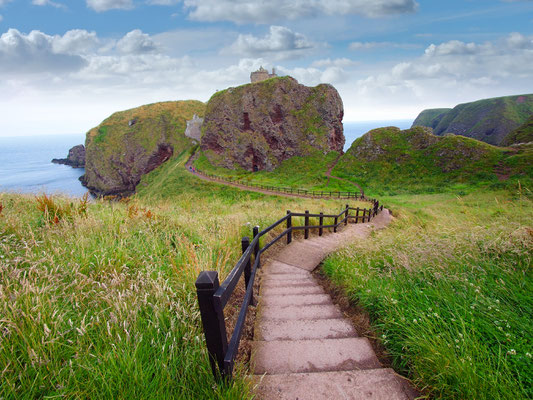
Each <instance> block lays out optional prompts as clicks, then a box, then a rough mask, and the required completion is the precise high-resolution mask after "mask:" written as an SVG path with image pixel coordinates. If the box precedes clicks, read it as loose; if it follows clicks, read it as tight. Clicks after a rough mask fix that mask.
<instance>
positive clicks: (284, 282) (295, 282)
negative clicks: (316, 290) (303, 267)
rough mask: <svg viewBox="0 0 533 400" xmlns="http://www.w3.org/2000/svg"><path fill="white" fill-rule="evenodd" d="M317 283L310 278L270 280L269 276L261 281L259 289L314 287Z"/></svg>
mask: <svg viewBox="0 0 533 400" xmlns="http://www.w3.org/2000/svg"><path fill="white" fill-rule="evenodd" d="M314 285H318V283H317V281H316V280H315V279H314V278H313V277H312V276H311V277H298V278H292V279H270V277H269V276H265V277H263V279H261V287H291V286H297V287H298V286H314Z"/></svg>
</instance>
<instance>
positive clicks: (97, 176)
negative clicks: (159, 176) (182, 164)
mask: <svg viewBox="0 0 533 400" xmlns="http://www.w3.org/2000/svg"><path fill="white" fill-rule="evenodd" d="M204 110H205V104H204V103H202V102H200V101H195V100H190V101H170V102H163V103H154V104H149V105H145V106H141V107H138V108H133V109H131V110H126V111H121V112H117V113H115V114H113V115H111V116H110V117H109V118H107V119H106V120H104V121H103V122H102V123H101V124H100V125H99V126H97V127H96V128H93V129H91V130H90V131H89V132H88V133H87V136H86V140H85V145H86V150H87V155H86V164H85V175H83V176H82V177H81V178H80V180H81V182H82V183H83V185H85V186H86V187H87V188H88V189H89V190H90V191H91V193H93V194H95V195H97V196H103V195H118V196H127V195H130V194H132V193H134V192H135V188H136V186H137V184H138V183H139V182H140V180H141V177H142V176H143V175H144V174H147V173H148V172H150V171H152V170H154V169H155V168H157V167H158V166H160V165H161V164H162V163H164V162H165V161H167V160H168V159H169V158H171V157H172V156H173V155H174V154H181V153H182V152H183V151H185V150H186V149H188V148H190V147H191V146H192V144H193V143H192V140H191V139H190V138H188V137H186V136H185V129H186V127H187V121H189V120H191V119H192V118H193V116H194V115H198V116H200V117H201V116H203V115H204ZM133 121H134V122H133Z"/></svg>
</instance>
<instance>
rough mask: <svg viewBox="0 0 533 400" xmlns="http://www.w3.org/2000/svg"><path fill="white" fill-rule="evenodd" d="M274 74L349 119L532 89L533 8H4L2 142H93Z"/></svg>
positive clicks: (384, 3) (203, 3)
mask: <svg viewBox="0 0 533 400" xmlns="http://www.w3.org/2000/svg"><path fill="white" fill-rule="evenodd" d="M261 65H262V66H264V67H267V68H272V67H275V68H276V70H277V72H278V74H280V75H291V76H293V77H294V78H296V79H298V81H299V82H301V83H304V84H306V85H317V84H319V83H322V82H327V83H331V84H333V85H334V86H335V87H336V88H337V89H338V90H339V92H340V94H341V96H342V98H343V101H344V108H345V121H364V120H390V119H412V118H415V117H416V115H417V114H418V113H419V112H420V111H421V110H422V109H424V108H432V107H452V106H454V105H456V104H458V103H462V102H467V101H472V100H477V99H480V98H486V97H495V96H504V95H512V94H522V93H532V92H533V1H531V0H521V1H520V0H446V1H437V0H417V1H415V0H270V1H269V0H256V1H254V0H0V76H1V79H0V117H1V122H0V135H3V136H14V135H35V134H54V133H57V134H62V133H82V132H85V131H87V130H88V129H89V128H91V127H93V126H95V125H97V124H98V123H99V122H100V121H101V120H102V119H104V118H105V117H107V116H108V115H109V114H111V113H112V112H114V111H118V110H123V109H127V108H131V107H135V106H138V105H141V104H146V103H152V102H156V101H162V100H185V99H198V100H202V101H207V100H208V99H209V97H210V96H211V94H212V93H213V92H214V91H215V90H217V89H224V88H226V87H229V86H237V85H240V84H243V83H247V82H249V75H250V72H251V71H253V70H255V69H257V68H259V66H261Z"/></svg>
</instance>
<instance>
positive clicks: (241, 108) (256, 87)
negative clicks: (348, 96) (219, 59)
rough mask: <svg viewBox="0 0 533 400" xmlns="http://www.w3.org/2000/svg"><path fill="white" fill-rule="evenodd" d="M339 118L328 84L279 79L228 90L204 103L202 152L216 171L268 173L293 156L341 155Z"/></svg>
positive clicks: (336, 96) (340, 110)
mask: <svg viewBox="0 0 533 400" xmlns="http://www.w3.org/2000/svg"><path fill="white" fill-rule="evenodd" d="M343 113H344V110H343V105H342V100H341V98H340V96H339V94H338V92H337V90H336V89H335V88H334V87H333V86H331V85H327V84H321V85H318V86H316V87H307V86H304V85H301V84H299V83H298V82H297V81H296V80H295V79H293V78H291V77H282V78H272V79H268V80H265V81H262V82H257V83H252V84H248V85H243V86H239V87H237V88H230V89H227V90H224V91H221V92H217V93H215V94H214V95H213V96H212V97H211V99H210V100H209V102H208V103H207V109H206V115H205V119H204V123H203V126H202V139H201V149H202V151H203V152H204V154H205V155H206V157H207V158H208V160H209V161H210V162H211V163H212V164H213V165H216V166H221V167H225V168H230V169H235V168H243V169H245V170H249V171H257V170H268V171H270V170H273V169H274V168H275V167H276V166H278V165H279V164H280V163H281V162H282V161H284V160H286V159H288V158H290V157H293V156H305V155H309V154H312V153H315V152H323V153H327V152H329V151H331V150H336V151H338V152H342V148H343V146H344V140H345V139H344V134H343V126H342V118H343Z"/></svg>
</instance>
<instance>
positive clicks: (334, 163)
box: [326, 154, 365, 197]
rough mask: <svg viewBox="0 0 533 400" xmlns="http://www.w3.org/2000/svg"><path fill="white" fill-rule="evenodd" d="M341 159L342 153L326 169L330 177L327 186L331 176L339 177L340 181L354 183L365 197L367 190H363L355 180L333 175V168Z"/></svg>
mask: <svg viewBox="0 0 533 400" xmlns="http://www.w3.org/2000/svg"><path fill="white" fill-rule="evenodd" d="M340 159H341V154H339V156H338V157H337V158H336V159H335V161H334V162H333V164H331V165H330V166H329V168H328V170H327V171H326V176H327V177H328V183H327V186H329V181H330V179H331V178H333V179H337V180H338V181H342V182H346V183H349V184H350V185H354V186H355V187H356V188H357V189H359V192H360V193H361V196H363V197H364V195H365V192H364V191H363V188H362V187H361V186H360V185H359V184H358V183H355V182H352V181H349V180H348V179H344V178H339V177H338V176H333V175H331V171H333V168H335V166H336V165H337V163H338V162H339V160H340Z"/></svg>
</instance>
